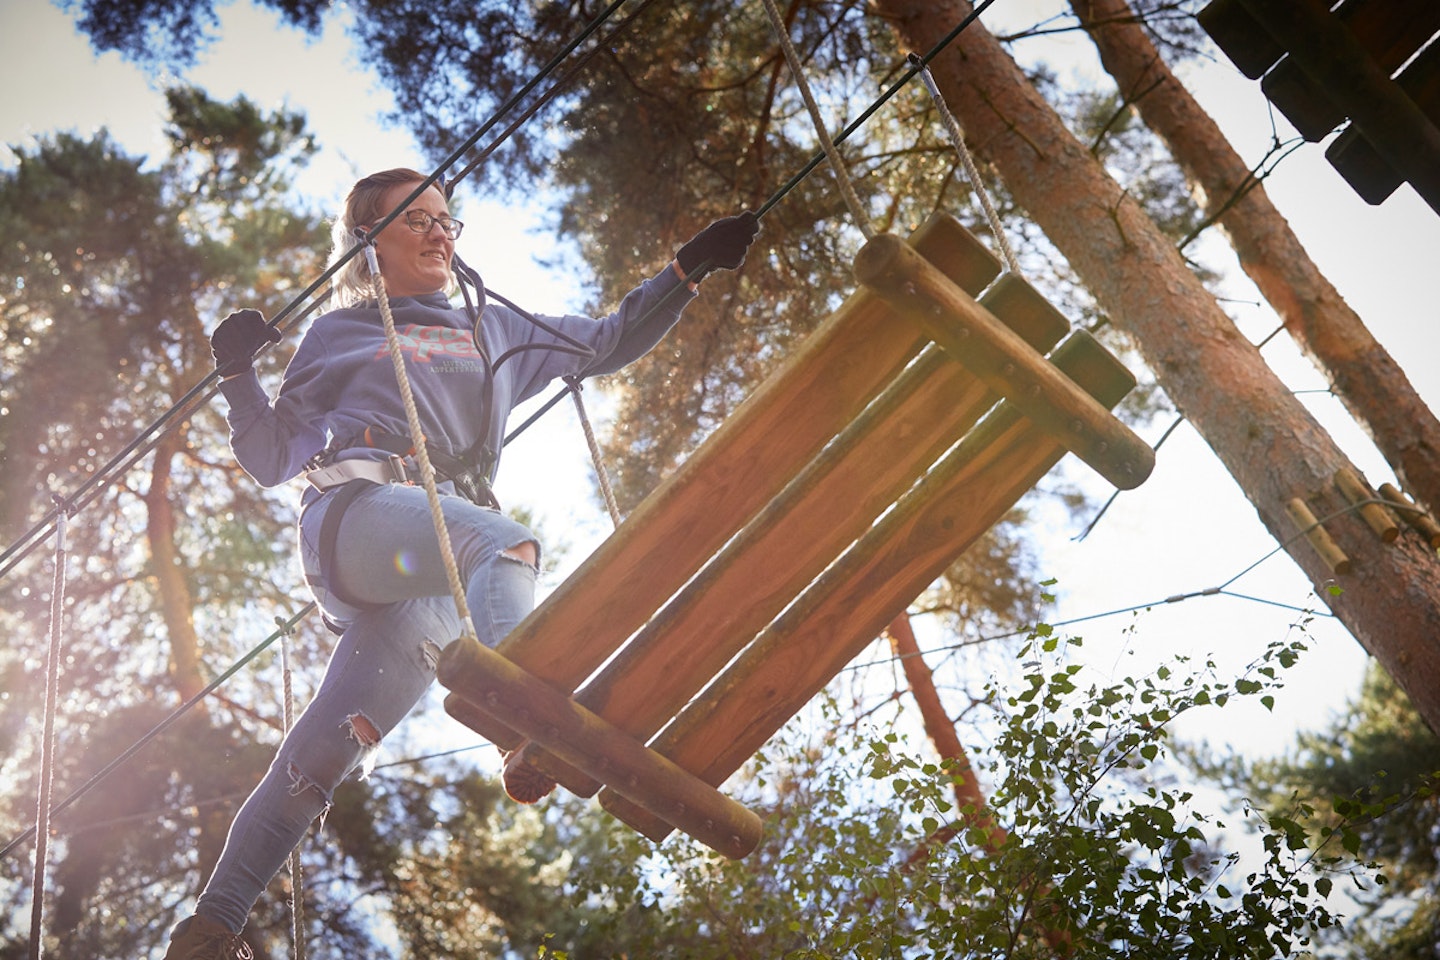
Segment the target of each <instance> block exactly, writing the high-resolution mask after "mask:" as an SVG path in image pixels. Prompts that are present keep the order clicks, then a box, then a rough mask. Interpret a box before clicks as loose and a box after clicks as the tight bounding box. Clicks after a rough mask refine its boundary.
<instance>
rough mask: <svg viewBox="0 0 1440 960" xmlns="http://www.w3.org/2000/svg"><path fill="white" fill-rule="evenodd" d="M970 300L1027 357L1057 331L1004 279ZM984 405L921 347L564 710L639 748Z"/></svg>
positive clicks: (571, 782)
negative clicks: (623, 735)
mask: <svg viewBox="0 0 1440 960" xmlns="http://www.w3.org/2000/svg"><path fill="white" fill-rule="evenodd" d="M981 302H982V303H988V304H993V305H995V306H996V310H997V313H998V314H999V316H1000V317H1001V318H1002V319H1003V320H1005V321H1006V322H1008V323H1010V325H1011V327H1012V328H1014V329H1016V330H1017V332H1019V333H1020V335H1021V336H1022V338H1023V339H1025V340H1026V342H1027V343H1029V344H1030V345H1031V346H1032V347H1033V348H1034V349H1036V350H1040V351H1047V350H1049V349H1050V348H1051V347H1052V346H1054V345H1055V343H1056V342H1058V341H1059V339H1060V338H1061V336H1063V335H1064V333H1065V332H1066V330H1067V329H1068V327H1069V323H1068V321H1066V319H1065V318H1064V316H1063V315H1061V314H1060V313H1059V312H1058V311H1056V310H1055V309H1054V307H1052V306H1051V305H1050V304H1049V303H1048V302H1046V301H1045V299H1044V298H1043V297H1041V296H1040V294H1039V293H1038V292H1036V291H1035V290H1034V289H1033V288H1032V287H1030V285H1029V284H1027V283H1025V281H1024V280H1021V279H1020V278H1018V277H1015V276H1014V275H1013V274H1012V275H1007V276H1006V277H1004V278H1002V280H1001V281H1000V282H999V283H997V284H995V285H994V286H993V287H992V288H991V290H990V292H988V293H987V295H986V296H985V297H983V298H982V300H981ZM1012 318H1013V320H1012ZM997 399H998V396H997V395H996V394H995V393H994V392H993V391H991V390H989V389H988V388H986V386H985V385H984V383H982V382H980V381H978V380H977V379H976V378H975V376H974V374H972V373H970V372H969V371H968V370H966V369H965V368H964V367H962V366H961V365H960V364H958V363H956V362H955V361H954V360H953V359H951V358H949V357H948V356H947V355H946V353H945V352H944V351H943V350H941V349H940V348H939V347H936V346H935V345H934V344H931V345H930V346H929V347H927V348H926V350H925V352H923V353H922V354H921V355H920V357H919V358H917V360H916V361H915V363H913V364H912V365H911V366H910V367H909V368H907V369H906V371H905V372H904V373H903V374H901V376H900V377H898V378H897V379H896V380H895V382H894V383H892V384H891V385H890V387H888V388H887V389H886V390H885V392H884V393H882V394H881V395H880V397H878V398H877V399H876V400H875V402H874V403H872V404H871V405H870V406H869V407H867V408H866V410H865V412H864V413H862V414H861V415H860V417H858V418H856V420H855V421H854V422H852V423H851V424H850V426H848V427H847V428H846V429H845V430H844V431H843V432H842V433H841V434H840V436H839V437H837V438H836V440H835V441H834V442H833V443H831V444H830V446H829V447H827V448H826V449H825V450H824V451H823V452H822V453H821V454H820V455H819V456H818V457H816V459H815V460H813V461H811V463H810V464H809V465H808V466H807V467H806V468H805V469H804V470H803V471H801V473H800V474H799V475H798V476H797V477H796V478H795V479H794V480H793V481H791V483H790V484H789V485H788V486H787V487H786V488H785V490H784V491H782V492H781V493H780V494H779V495H778V496H777V497H776V498H775V499H774V500H772V501H771V502H770V503H769V504H768V505H767V506H766V508H765V509H764V510H762V511H761V512H760V513H759V514H758V515H757V516H756V517H755V519H754V520H753V521H752V522H751V523H750V524H749V525H748V526H747V527H746V528H745V530H744V531H742V532H741V533H740V534H739V535H738V536H737V537H736V538H735V539H734V540H732V541H731V542H730V543H728V544H726V546H725V548H724V549H723V550H721V551H720V552H719V553H718V554H717V555H716V557H715V558H714V559H713V560H712V561H711V562H710V563H709V564H708V565H707V566H706V567H705V568H704V569H703V570H702V571H701V572H700V573H699V574H698V575H697V576H696V577H695V578H694V579H693V580H692V581H690V583H688V584H686V586H685V587H684V589H683V590H682V591H681V592H680V593H679V594H677V595H676V596H675V597H674V598H673V599H672V600H671V601H670V603H669V604H667V605H666V607H665V609H664V610H662V611H661V612H660V613H659V614H658V615H657V616H656V617H654V618H653V619H652V620H650V622H648V623H647V624H646V625H645V626H644V627H643V628H641V630H640V631H639V632H638V633H637V634H636V635H635V636H634V637H633V638H632V639H631V640H630V642H629V643H627V644H626V645H625V647H624V648H623V649H622V650H621V651H620V652H619V653H618V654H617V655H616V657H615V659H614V660H612V661H611V662H610V663H608V664H606V666H605V669H604V670H603V671H601V673H600V674H599V675H598V676H596V677H595V678H594V679H593V680H592V681H591V682H590V683H589V684H587V685H586V686H585V687H584V688H583V689H582V690H581V691H580V692H579V693H577V694H576V700H577V701H578V702H579V703H581V704H582V705H584V706H586V707H588V708H589V709H591V710H593V711H595V712H596V713H597V714H599V715H601V716H603V717H605V718H606V719H607V720H608V721H610V722H611V723H613V724H614V725H615V726H616V727H617V728H618V729H621V730H624V731H626V732H628V733H630V734H631V735H633V736H635V737H637V738H639V739H640V740H641V741H642V742H643V741H645V740H648V739H649V738H650V737H651V736H653V735H654V734H655V733H656V732H657V731H658V730H660V728H661V727H663V726H664V725H665V723H666V722H668V721H669V720H670V718H672V717H673V716H674V715H675V713H676V712H677V711H678V710H679V709H680V708H681V707H683V706H684V705H685V704H686V703H687V702H689V701H690V699H691V698H693V697H694V696H695V695H696V694H697V693H699V692H700V691H701V690H702V689H704V687H705V686H706V685H707V684H708V683H709V682H710V681H711V679H713V678H714V676H715V675H716V673H718V672H719V670H720V669H721V668H722V667H724V666H725V664H726V663H728V662H729V661H730V659H731V658H732V657H734V656H735V654H737V653H739V652H740V650H741V649H743V648H744V646H745V645H746V644H747V643H749V642H750V640H751V639H753V638H754V636H755V634H756V633H757V632H758V631H759V630H760V629H761V628H763V627H764V626H765V625H766V624H768V623H769V622H770V621H771V620H772V619H773V618H774V617H775V616H776V615H777V614H778V613H780V611H781V610H782V609H784V607H785V606H786V605H787V604H788V603H790V602H791V601H792V600H793V599H794V598H795V597H796V596H798V595H799V594H800V592H801V591H802V590H803V589H804V587H805V586H806V585H807V584H809V583H810V582H811V581H812V580H814V579H815V577H816V576H818V575H819V574H820V572H821V571H822V570H824V568H825V567H826V566H828V565H829V564H830V563H831V562H832V561H834V560H835V558H836V557H838V556H839V555H840V554H841V552H842V551H843V550H844V549H845V548H846V547H848V546H849V545H850V544H851V543H852V542H853V541H854V540H855V539H856V538H857V537H859V536H860V535H861V534H862V533H864V532H865V530H866V529H868V528H869V526H870V525H871V524H872V523H873V522H874V520H875V518H876V517H878V516H879V515H880V514H881V512H883V511H884V510H885V509H886V508H887V507H889V506H890V505H891V504H892V503H894V502H895V501H896V500H897V499H898V498H899V497H900V496H901V494H903V493H904V492H905V490H907V489H908V488H909V487H910V486H911V485H913V484H914V482H915V481H916V480H917V479H918V478H919V477H920V475H921V474H922V473H924V471H925V470H926V469H927V468H928V467H929V466H930V465H931V464H932V463H934V462H935V460H936V459H937V458H938V457H939V456H940V454H942V453H943V452H944V451H945V450H947V449H948V448H949V447H950V446H952V445H953V444H954V443H955V442H956V441H957V440H959V439H960V437H961V436H963V435H964V433H965V431H966V430H968V429H969V428H970V427H971V426H972V425H973V424H974V423H975V421H976V420H977V419H978V418H979V416H980V415H981V414H982V413H984V411H985V410H987V409H988V408H989V407H990V406H992V405H993V404H994V403H995V401H996V400H997ZM532 747H533V745H532ZM532 747H526V748H525V758H524V759H525V760H526V761H527V762H530V763H533V764H534V765H536V766H538V767H540V768H541V769H542V770H545V771H546V772H548V773H549V774H550V775H551V776H553V777H554V778H555V779H556V780H557V781H559V782H560V783H561V784H562V785H563V786H565V787H566V788H567V789H568V790H570V791H571V792H573V793H576V794H578V795H581V796H589V795H591V794H593V793H594V792H595V791H596V790H598V789H599V788H600V783H599V782H598V781H596V780H594V779H591V778H588V777H584V776H583V774H581V773H580V772H579V771H576V770H574V769H573V768H570V767H568V766H565V765H561V764H557V763H556V762H555V760H554V758H553V757H547V756H545V755H544V752H543V751H540V750H536V749H532Z"/></svg>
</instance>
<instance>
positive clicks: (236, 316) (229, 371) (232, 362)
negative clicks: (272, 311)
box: [210, 310, 280, 378]
mask: <svg viewBox="0 0 1440 960" xmlns="http://www.w3.org/2000/svg"><path fill="white" fill-rule="evenodd" d="M279 342H280V331H279V330H277V329H275V328H274V327H272V326H270V325H269V324H267V323H266V322H265V317H264V315H262V314H261V313H260V311H259V310H237V311H236V312H234V313H232V314H230V316H228V317H226V318H225V319H224V320H221V321H220V326H218V327H216V328H215V332H214V333H212V334H210V352H211V353H212V354H214V355H215V369H216V370H217V371H218V372H219V373H220V376H222V377H227V378H228V377H233V376H235V375H236V374H240V373H244V372H245V371H246V370H249V369H250V367H251V366H252V365H253V364H254V363H255V354H257V353H259V352H260V348H261V347H263V346H264V345H265V344H267V343H279Z"/></svg>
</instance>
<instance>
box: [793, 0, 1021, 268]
mask: <svg viewBox="0 0 1440 960" xmlns="http://www.w3.org/2000/svg"><path fill="white" fill-rule="evenodd" d="M766 2H767V3H768V2H770V0H766ZM908 60H909V62H910V63H911V64H912V65H913V66H915V67H917V68H918V69H919V71H920V79H921V81H923V82H924V84H925V89H926V90H929V91H930V99H931V100H933V101H934V103H935V109H936V111H937V112H938V113H939V114H940V123H941V125H942V126H943V127H944V128H945V132H946V133H947V134H949V136H950V142H951V144H952V145H953V146H954V147H955V152H956V153H958V154H959V155H960V162H961V163H962V164H964V166H965V175H966V176H968V177H969V178H970V186H972V187H973V188H974V189H975V198H976V199H977V200H979V201H980V209H981V210H982V211H983V212H984V213H985V219H986V220H987V221H988V222H989V224H990V232H991V233H992V234H993V235H994V236H995V245H996V246H998V247H999V248H1000V256H1001V257H1002V258H1003V259H1004V261H1005V266H1006V268H1007V269H1008V270H1009V271H1010V272H1011V273H1013V274H1015V276H1017V277H1018V276H1021V273H1020V261H1018V260H1016V259H1015V251H1014V250H1012V249H1010V241H1009V240H1007V239H1006V238H1005V231H1004V229H1002V227H1001V224H1000V215H999V214H998V213H996V212H995V204H993V203H992V202H991V201H990V191H989V190H987V189H986V188H985V181H984V180H982V179H980V168H979V167H977V166H976V165H975V158H974V157H972V156H971V155H970V148H969V147H967V146H965V131H964V130H962V129H961V128H960V121H959V120H957V119H955V114H954V113H952V112H951V111H950V105H949V104H947V103H946V102H945V95H944V94H942V93H941V92H940V87H939V86H938V85H937V84H936V83H935V78H934V77H933V76H932V75H931V73H930V68H929V67H928V66H927V65H926V64H925V63H924V62H923V61H921V59H920V58H919V57H918V56H916V55H915V54H913V53H912V54H910V56H909V58H908Z"/></svg>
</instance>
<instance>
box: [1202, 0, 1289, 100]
mask: <svg viewBox="0 0 1440 960" xmlns="http://www.w3.org/2000/svg"><path fill="white" fill-rule="evenodd" d="M1195 19H1196V20H1198V21H1200V26H1201V27H1203V28H1204V29H1205V32H1206V33H1208V34H1210V39H1212V40H1214V41H1215V45H1216V46H1218V47H1219V48H1220V49H1221V50H1223V51H1224V52H1225V56H1227V57H1229V58H1230V62H1231V63H1233V64H1235V67H1236V69H1238V70H1239V71H1240V72H1241V73H1243V74H1244V75H1245V76H1246V77H1248V78H1250V79H1251V80H1258V79H1260V77H1261V76H1263V75H1264V73H1265V71H1266V70H1269V69H1270V68H1271V67H1272V66H1274V64H1275V61H1277V60H1279V59H1280V58H1281V57H1283V56H1284V55H1285V48H1284V47H1282V46H1281V45H1280V43H1279V41H1277V40H1276V39H1275V38H1274V37H1272V36H1270V34H1268V33H1266V32H1265V28H1264V27H1262V26H1260V24H1259V22H1258V21H1256V20H1255V18H1254V17H1252V16H1250V14H1249V12H1248V11H1247V10H1246V9H1245V8H1244V7H1243V6H1242V5H1241V4H1240V0H1211V2H1210V3H1208V4H1206V5H1205V7H1204V9H1202V10H1201V11H1200V12H1199V13H1198V14H1197V15H1196V17H1195Z"/></svg>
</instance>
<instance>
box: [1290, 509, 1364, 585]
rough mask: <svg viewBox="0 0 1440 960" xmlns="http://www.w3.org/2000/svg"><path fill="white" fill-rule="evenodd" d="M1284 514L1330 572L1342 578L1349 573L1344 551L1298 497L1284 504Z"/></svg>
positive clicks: (1348, 561) (1347, 559)
mask: <svg viewBox="0 0 1440 960" xmlns="http://www.w3.org/2000/svg"><path fill="white" fill-rule="evenodd" d="M1285 512H1286V513H1287V514H1289V516H1290V519H1291V520H1292V521H1293V522H1294V523H1295V527H1296V529H1298V530H1299V531H1300V532H1301V533H1303V534H1305V539H1306V540H1309V541H1310V546H1312V547H1314V548H1315V552H1316V553H1318V554H1320V559H1322V560H1324V561H1325V565H1326V566H1327V567H1329V568H1330V572H1331V573H1334V574H1336V575H1339V576H1343V575H1345V574H1347V573H1349V572H1350V558H1349V557H1347V556H1345V551H1344V550H1341V549H1340V545H1339V544H1337V543H1336V542H1335V540H1334V539H1333V538H1332V537H1331V536H1330V534H1329V532H1328V531H1326V529H1325V528H1324V527H1323V526H1321V525H1320V521H1319V520H1316V519H1315V514H1314V513H1312V512H1311V510H1310V507H1309V506H1307V505H1306V503H1305V501H1304V500H1302V499H1300V498H1299V497H1295V498H1294V499H1293V500H1291V501H1290V502H1289V503H1287V504H1285Z"/></svg>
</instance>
